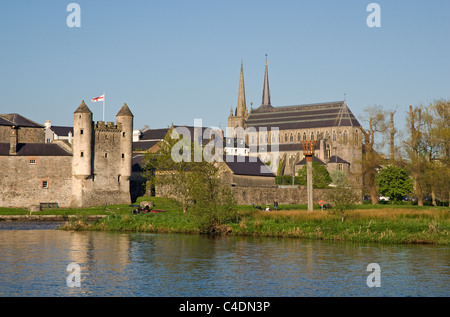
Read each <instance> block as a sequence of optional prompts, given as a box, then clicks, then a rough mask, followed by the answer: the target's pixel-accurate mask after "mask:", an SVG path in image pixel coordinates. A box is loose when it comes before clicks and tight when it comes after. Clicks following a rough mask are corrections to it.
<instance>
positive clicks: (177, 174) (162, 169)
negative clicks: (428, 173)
mask: <svg viewBox="0 0 450 317" xmlns="http://www.w3.org/2000/svg"><path fill="white" fill-rule="evenodd" d="M194 147H195V145H194V143H192V142H191V140H190V137H188V136H186V137H183V136H182V135H177V134H172V131H169V132H168V133H167V134H166V135H165V137H164V139H163V140H162V141H161V143H160V147H159V150H158V152H157V153H156V154H151V153H146V154H145V156H144V163H145V166H144V170H145V173H144V175H145V176H146V177H147V179H148V182H149V183H150V184H152V185H154V186H157V187H159V188H160V189H163V190H164V191H165V195H166V196H170V197H174V198H176V199H177V200H179V201H180V202H181V204H182V208H183V213H186V212H187V207H188V203H189V201H190V200H191V193H190V187H191V183H190V182H191V181H192V177H191V175H190V173H191V170H192V168H193V166H194V164H195V163H196V162H194V152H195V151H194ZM175 152H177V154H179V155H180V157H181V158H184V159H181V160H180V159H179V158H180V157H177V159H174V155H173V154H174V153H175Z"/></svg>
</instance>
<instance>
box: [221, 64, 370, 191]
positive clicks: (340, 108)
mask: <svg viewBox="0 0 450 317" xmlns="http://www.w3.org/2000/svg"><path fill="white" fill-rule="evenodd" d="M227 136H228V137H235V138H244V139H245V141H246V143H247V144H248V145H249V147H250V155H257V156H258V157H259V158H260V159H261V160H262V161H263V162H266V163H268V164H269V163H270V167H271V169H272V171H273V172H274V173H279V174H281V175H292V173H295V174H297V172H298V170H299V169H300V168H302V165H303V164H304V155H303V146H302V141H311V140H312V141H316V148H315V158H314V161H316V162H318V163H319V164H322V165H325V166H326V167H327V169H328V171H333V170H340V171H343V172H345V173H346V174H347V176H348V178H349V180H350V182H351V184H352V185H353V186H354V187H355V188H361V187H362V167H361V160H362V134H361V125H360V123H359V122H358V120H357V119H356V118H355V116H354V115H353V113H352V112H351V111H350V109H349V108H348V106H347V103H346V101H345V100H344V101H336V102H326V103H316V104H308V105H295V106H282V107H273V106H272V104H271V100H270V89H269V75H268V67H267V60H266V65H265V74H264V84H263V94H262V102H261V106H260V107H259V108H257V109H253V107H252V108H251V109H250V111H248V110H247V106H246V101H245V88H244V74H243V64H242V63H241V72H240V81H239V92H238V102H237V107H236V110H235V111H234V113H233V108H231V111H230V115H229V117H228V129H227Z"/></svg>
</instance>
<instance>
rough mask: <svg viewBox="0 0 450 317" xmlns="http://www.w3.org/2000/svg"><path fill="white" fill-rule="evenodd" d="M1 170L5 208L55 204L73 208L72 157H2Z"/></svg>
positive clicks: (1, 196)
mask: <svg viewBox="0 0 450 317" xmlns="http://www.w3.org/2000/svg"><path fill="white" fill-rule="evenodd" d="M30 160H32V162H33V163H30ZM0 170H1V171H2V174H3V175H2V177H1V178H0V188H1V191H2V192H1V194H0V206H2V207H16V208H21V207H24V208H28V207H30V206H36V205H37V206H39V204H40V203H54V202H56V203H58V205H59V206H60V207H69V206H70V205H71V200H72V157H71V156H38V157H27V156H0ZM44 181H46V182H47V183H46V185H47V186H46V188H45V187H44V184H43V182H44Z"/></svg>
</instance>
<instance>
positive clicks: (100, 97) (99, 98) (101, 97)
mask: <svg viewBox="0 0 450 317" xmlns="http://www.w3.org/2000/svg"><path fill="white" fill-rule="evenodd" d="M104 99H105V95H101V96H99V97H95V98H92V99H91V101H92V102H97V101H103V100H104Z"/></svg>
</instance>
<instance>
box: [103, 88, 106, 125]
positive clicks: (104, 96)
mask: <svg viewBox="0 0 450 317" xmlns="http://www.w3.org/2000/svg"><path fill="white" fill-rule="evenodd" d="M105 98H106V95H105V93H103V122H105Z"/></svg>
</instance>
